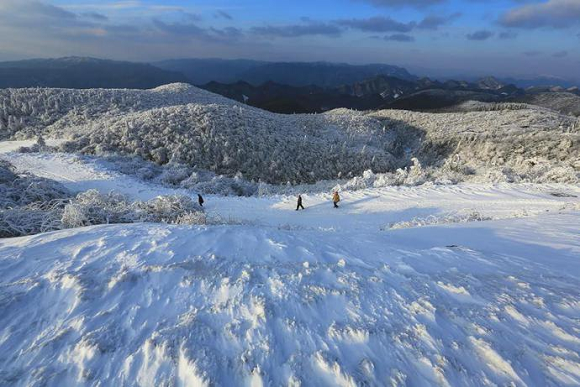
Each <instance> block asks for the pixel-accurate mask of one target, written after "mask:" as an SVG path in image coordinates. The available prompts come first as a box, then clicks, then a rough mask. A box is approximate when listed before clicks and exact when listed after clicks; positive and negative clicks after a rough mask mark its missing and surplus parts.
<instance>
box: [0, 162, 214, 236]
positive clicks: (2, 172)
mask: <svg viewBox="0 0 580 387" xmlns="http://www.w3.org/2000/svg"><path fill="white" fill-rule="evenodd" d="M134 222H160V223H172V224H205V223H206V219H205V214H204V212H203V209H202V208H201V207H200V206H199V205H198V204H197V203H195V202H194V201H193V200H192V199H191V198H190V197H187V196H160V197H158V198H155V199H152V200H149V201H146V202H143V201H131V200H130V199H129V198H128V197H127V196H124V195H121V194H119V193H115V192H111V193H108V194H102V193H100V192H98V191H96V190H89V191H86V192H81V193H79V194H77V195H76V196H73V195H72V193H71V192H70V191H68V190H67V189H66V188H65V187H64V186H62V185H61V184H59V183H57V182H55V181H52V180H48V179H42V178H38V177H34V176H29V175H17V174H15V173H14V171H13V167H12V166H11V165H10V164H9V163H7V162H0V237H3V238H4V237H15V236H23V235H32V234H36V233H40V232H46V231H53V230H60V229H64V228H73V227H82V226H91V225H98V224H109V223H134Z"/></svg>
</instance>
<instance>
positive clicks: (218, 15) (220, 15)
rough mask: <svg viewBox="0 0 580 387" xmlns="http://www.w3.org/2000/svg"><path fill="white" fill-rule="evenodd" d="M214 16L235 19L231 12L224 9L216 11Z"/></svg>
mask: <svg viewBox="0 0 580 387" xmlns="http://www.w3.org/2000/svg"><path fill="white" fill-rule="evenodd" d="M214 17H215V18H217V19H219V18H221V19H226V20H234V18H233V17H232V15H230V14H229V13H227V12H226V11H222V10H219V11H217V12H215V13H214Z"/></svg>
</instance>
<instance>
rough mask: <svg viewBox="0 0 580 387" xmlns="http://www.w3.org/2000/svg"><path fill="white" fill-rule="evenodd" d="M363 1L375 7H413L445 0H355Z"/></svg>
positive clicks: (426, 5) (421, 6)
mask: <svg viewBox="0 0 580 387" xmlns="http://www.w3.org/2000/svg"><path fill="white" fill-rule="evenodd" d="M355 1H358V2H365V3H368V4H371V5H374V6H377V7H403V6H406V7H414V8H424V7H428V6H431V5H435V4H441V3H444V2H445V1H446V0H355Z"/></svg>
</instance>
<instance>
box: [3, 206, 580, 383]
mask: <svg viewBox="0 0 580 387" xmlns="http://www.w3.org/2000/svg"><path fill="white" fill-rule="evenodd" d="M328 211H332V209H330V208H328ZM578 222H580V217H579V216H578V213H570V214H562V215H548V216H543V217H540V218H529V219H523V220H518V221H496V222H486V223H475V224H469V225H462V226H440V227H428V228H420V229H410V230H397V231H390V232H372V233H371V232H357V231H346V232H324V231H302V232H300V231H286V230H278V229H276V228H262V227H251V226H243V227H231V226H229V227H226V226H224V227H211V228H205V227H170V226H154V225H130V226H100V227H94V228H90V229H76V230H69V231H61V232H56V233H50V234H45V235H39V236H34V237H26V238H16V239H11V240H3V241H0V285H1V287H2V297H1V298H0V310H1V311H2V313H0V333H1V335H0V369H1V370H2V371H1V372H0V384H2V385H14V386H24V385H48V386H68V385H71V386H73V385H74V386H78V385H95V384H98V385H111V386H112V385H115V386H121V385H145V386H159V385H186V386H193V385H305V386H311V385H312V386H334V385H344V386H355V385H361V384H362V385H395V386H404V385H443V386H445V385H454V386H460V385H516V386H524V385H534V386H545V385H554V386H555V385H562V386H563V385H570V386H572V385H578V384H579V383H580V375H579V374H578V370H579V369H580V357H579V356H578V353H580V339H579V332H580V322H579V321H580V320H579V318H580V304H579V302H578V300H579V299H580V281H579V279H578V278H579V276H580V266H579V264H578V256H580V241H579V239H578V234H577V231H578V229H577V225H578ZM347 235H348V237H346V236H347Z"/></svg>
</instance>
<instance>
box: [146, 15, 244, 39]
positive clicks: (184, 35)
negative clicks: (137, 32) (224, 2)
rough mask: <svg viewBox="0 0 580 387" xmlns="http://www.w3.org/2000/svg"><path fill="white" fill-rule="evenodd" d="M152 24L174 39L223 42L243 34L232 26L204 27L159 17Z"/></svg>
mask: <svg viewBox="0 0 580 387" xmlns="http://www.w3.org/2000/svg"><path fill="white" fill-rule="evenodd" d="M153 24H154V26H155V27H156V28H157V29H158V30H159V31H161V32H163V33H165V34H167V35H171V36H172V37H174V38H175V39H179V40H189V39H191V38H194V39H203V40H210V41H212V40H213V41H215V40H220V41H223V42H228V41H231V40H234V39H237V38H239V37H241V36H242V35H243V32H242V31H241V30H240V29H238V28H234V27H228V28H223V29H218V28H213V27H210V28H204V27H200V26H199V25H197V24H196V23H180V22H171V23H169V22H166V21H163V20H159V19H154V20H153Z"/></svg>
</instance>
